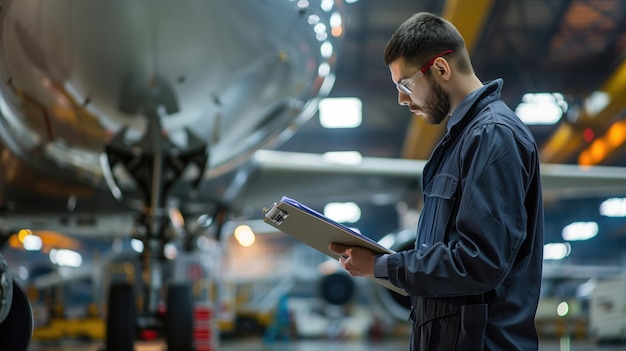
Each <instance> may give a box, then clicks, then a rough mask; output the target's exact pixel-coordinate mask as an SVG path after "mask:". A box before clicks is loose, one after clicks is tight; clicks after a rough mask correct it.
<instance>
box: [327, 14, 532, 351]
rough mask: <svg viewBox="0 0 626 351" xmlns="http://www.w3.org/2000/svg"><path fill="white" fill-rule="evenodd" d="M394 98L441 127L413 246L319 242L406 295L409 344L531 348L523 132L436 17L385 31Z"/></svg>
mask: <svg viewBox="0 0 626 351" xmlns="http://www.w3.org/2000/svg"><path fill="white" fill-rule="evenodd" d="M384 60H385V64H387V66H388V67H389V69H390V71H391V77H392V79H393V81H394V82H395V84H396V87H397V89H398V102H399V103H400V104H401V105H405V106H408V108H409V110H411V112H413V113H415V114H416V115H420V116H422V117H423V118H424V119H425V120H426V121H427V122H429V123H432V124H439V123H444V122H445V123H446V125H447V131H446V134H445V135H444V137H443V139H442V140H441V141H440V142H439V144H438V145H437V146H436V147H435V149H434V151H433V153H432V155H431V157H430V159H429V161H428V163H427V165H426V166H425V168H424V172H423V179H422V186H423V194H424V206H423V210H422V213H421V215H420V219H419V224H418V228H417V237H416V242H415V248H414V249H411V250H407V251H403V252H398V253H395V254H389V255H375V254H373V253H372V252H370V251H368V250H366V249H363V248H358V247H346V246H342V245H337V244H331V245H330V249H331V250H333V251H334V252H336V253H339V254H341V255H342V258H341V259H340V262H341V264H342V266H343V267H344V268H345V269H346V270H347V271H348V272H349V273H350V274H351V275H352V276H376V277H378V278H386V279H388V280H389V281H390V282H391V283H393V284H394V285H396V286H398V287H401V288H403V289H404V290H405V291H406V292H407V293H408V294H409V295H410V296H411V301H412V305H413V306H412V310H411V313H410V319H411V320H412V322H413V333H412V336H411V350H445V351H451V350H470V351H474V350H499V351H501V350H506V351H511V350H524V351H528V350H537V349H538V339H537V333H536V330H535V325H534V317H535V312H536V309H537V303H538V300H539V291H540V286H541V269H542V262H543V257H542V255H543V230H544V229H543V204H542V194H541V183H540V176H539V159H538V151H537V146H536V144H535V141H534V139H533V136H532V134H531V133H530V131H529V130H528V128H527V127H526V126H525V125H524V124H523V123H522V122H521V121H520V119H519V118H518V117H517V116H516V115H515V113H514V112H513V111H511V109H510V108H508V107H507V106H506V105H505V103H504V102H503V101H502V100H501V99H500V91H501V88H502V84H503V82H502V80H500V79H498V80H495V81H492V82H488V83H485V84H483V83H482V82H481V81H480V80H479V79H478V77H477V76H476V75H475V73H474V71H473V68H472V65H471V62H470V59H469V55H468V53H467V49H466V47H465V42H464V40H463V38H462V36H461V34H460V33H459V32H458V30H457V29H456V28H455V27H454V26H453V25H452V24H451V23H450V22H448V21H446V20H444V19H442V18H440V17H438V16H436V15H433V14H430V13H418V14H415V15H414V16H413V17H411V18H410V19H408V20H407V21H406V22H404V23H403V24H402V25H401V26H400V27H399V28H398V29H397V31H396V32H395V33H394V34H393V36H392V37H391V39H390V41H389V43H388V45H387V48H386V50H385V56H384Z"/></svg>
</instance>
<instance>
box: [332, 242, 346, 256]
mask: <svg viewBox="0 0 626 351" xmlns="http://www.w3.org/2000/svg"><path fill="white" fill-rule="evenodd" d="M348 248H349V246H345V245H340V244H330V245H328V249H330V251H332V252H336V253H338V254H342V253H343V252H344V251H346V250H347V249H348Z"/></svg>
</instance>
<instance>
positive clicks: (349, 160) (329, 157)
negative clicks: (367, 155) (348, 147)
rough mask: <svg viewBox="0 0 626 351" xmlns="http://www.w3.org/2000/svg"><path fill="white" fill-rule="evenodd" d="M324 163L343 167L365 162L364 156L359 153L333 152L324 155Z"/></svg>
mask: <svg viewBox="0 0 626 351" xmlns="http://www.w3.org/2000/svg"><path fill="white" fill-rule="evenodd" d="M322 158H323V159H324V161H326V162H328V163H337V164H341V165H350V166H354V165H358V164H359V163H361V161H363V156H362V155H361V153H360V152H358V151H331V152H326V153H324V154H323V155H322Z"/></svg>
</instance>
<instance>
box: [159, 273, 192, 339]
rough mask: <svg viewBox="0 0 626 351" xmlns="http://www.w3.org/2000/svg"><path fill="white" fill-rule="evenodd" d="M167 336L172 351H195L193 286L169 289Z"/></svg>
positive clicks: (166, 320)
mask: <svg viewBox="0 0 626 351" xmlns="http://www.w3.org/2000/svg"><path fill="white" fill-rule="evenodd" d="M166 306H167V312H166V313H165V336H166V340H167V349H168V350H170V351H193V349H194V345H193V295H192V291H191V285H189V284H176V285H171V286H169V287H168V291H167V303H166Z"/></svg>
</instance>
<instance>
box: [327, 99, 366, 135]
mask: <svg viewBox="0 0 626 351" xmlns="http://www.w3.org/2000/svg"><path fill="white" fill-rule="evenodd" d="M319 118H320V123H321V124H322V127H324V128H356V127H358V126H360V125H361V121H362V119H363V103H362V102H361V99H359V98H357V97H343V98H325V99H322V100H321V101H320V103H319Z"/></svg>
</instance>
